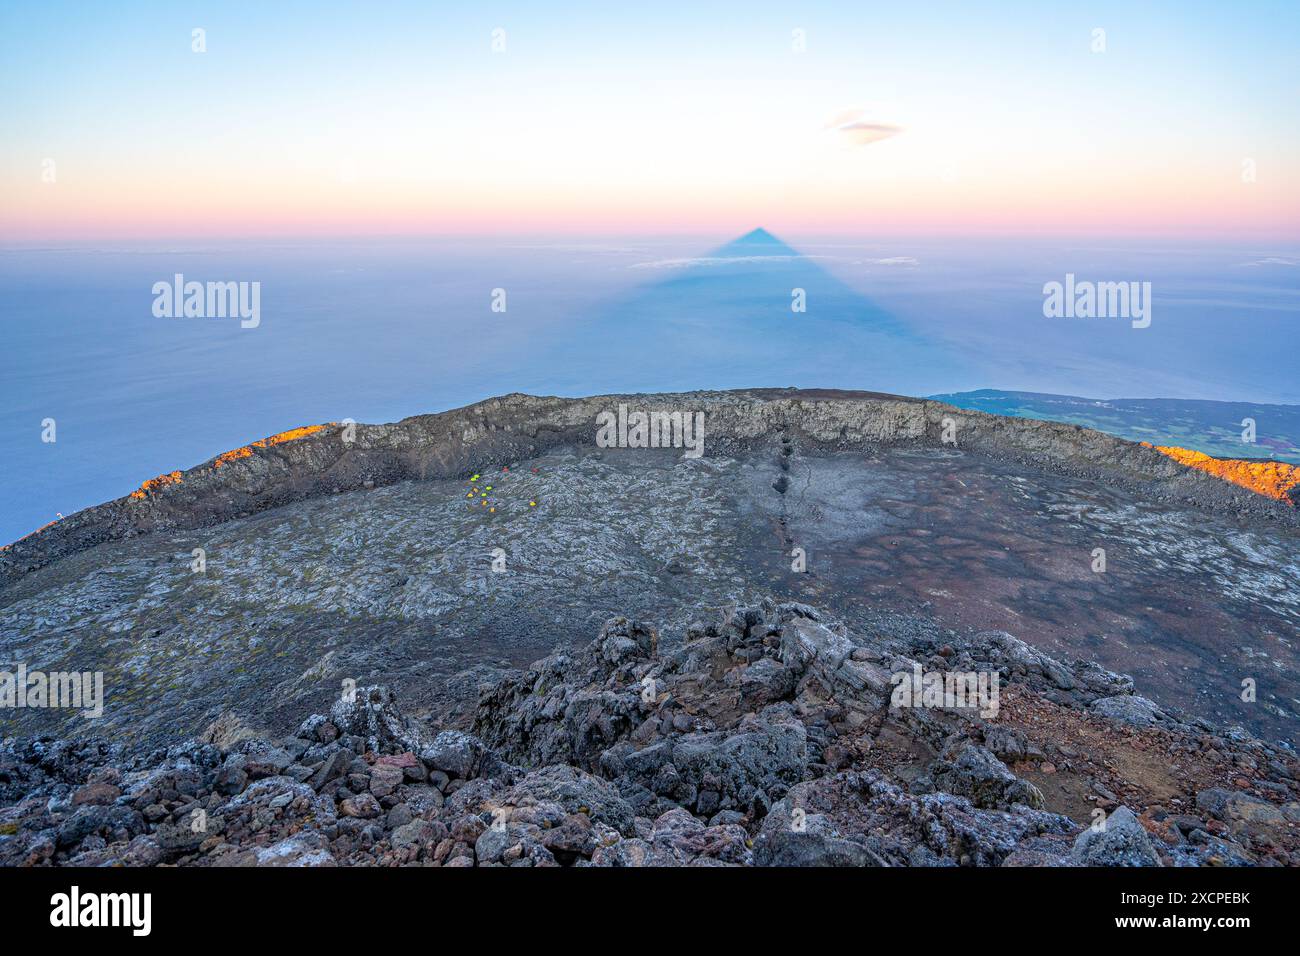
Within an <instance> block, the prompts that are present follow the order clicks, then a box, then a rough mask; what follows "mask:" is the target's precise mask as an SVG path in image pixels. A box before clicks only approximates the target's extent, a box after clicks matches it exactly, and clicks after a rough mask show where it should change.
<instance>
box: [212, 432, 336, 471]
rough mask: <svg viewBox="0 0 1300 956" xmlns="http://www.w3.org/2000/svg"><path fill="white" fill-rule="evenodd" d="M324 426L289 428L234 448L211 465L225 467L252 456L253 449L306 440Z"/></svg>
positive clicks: (213, 460)
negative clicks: (300, 439)
mask: <svg viewBox="0 0 1300 956" xmlns="http://www.w3.org/2000/svg"><path fill="white" fill-rule="evenodd" d="M326 427H327V426H325V425H304V426H303V427H302V428H290V429H289V430H288V431H287V432H280V433H279V434H278V435H272V436H271V437H270V438H263V439H262V440H261V441H255V442H253V443H252V444H251V445H245V446H244V447H243V448H236V449H235V450H234V451H228V452H225V453H224V454H221V455H218V456H217V457H216V458H214V459H212V464H213V466H214V467H216V468H220V467H221V466H222V465H227V464H229V463H230V462H232V461H237V460H239V459H240V458H248V457H250V456H251V455H252V454H253V449H254V448H270V447H272V446H273V445H283V444H284V443H285V442H287V441H297V440H298V439H299V438H306V437H307V436H308V435H314V434H316V433H317V432H319V431H324V430H325V428H326Z"/></svg>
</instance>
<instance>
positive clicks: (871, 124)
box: [824, 109, 903, 146]
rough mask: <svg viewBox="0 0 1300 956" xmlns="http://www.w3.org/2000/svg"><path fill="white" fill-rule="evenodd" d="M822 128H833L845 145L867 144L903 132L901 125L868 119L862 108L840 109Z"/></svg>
mask: <svg viewBox="0 0 1300 956" xmlns="http://www.w3.org/2000/svg"><path fill="white" fill-rule="evenodd" d="M824 128H825V129H828V130H833V131H834V133H835V135H836V136H837V138H838V139H839V140H840V142H841V143H843V144H844V145H846V146H867V145H870V144H871V143H878V142H880V141H881V140H882V139H889V138H890V137H891V136H897V135H898V134H899V133H901V132H903V127H901V126H895V125H894V124H892V123H881V122H877V121H874V120H871V119H868V117H867V111H866V110H862V109H847V110H840V111H839V112H838V113H836V114H835V115H834V116H832V117H831V118H830V119H829V120H827V121H826V124H825V127H824Z"/></svg>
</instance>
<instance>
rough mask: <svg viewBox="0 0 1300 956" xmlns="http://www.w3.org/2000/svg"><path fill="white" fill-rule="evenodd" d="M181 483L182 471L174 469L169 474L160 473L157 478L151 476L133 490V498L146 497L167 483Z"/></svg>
mask: <svg viewBox="0 0 1300 956" xmlns="http://www.w3.org/2000/svg"><path fill="white" fill-rule="evenodd" d="M180 483H181V473H180V472H179V471H173V472H172V473H171V474H169V475H159V476H158V477H157V478H150V479H149V480H148V481H146V482H145V483H144V484H142V485H141V486H140V487H139V488H137V489H136V490H135V491H133V492H131V497H132V498H144V497H146V496H148V495H150V494H152V493H153V492H155V491H157V490H158V489H159V488H162V487H164V486H165V485H179V484H180Z"/></svg>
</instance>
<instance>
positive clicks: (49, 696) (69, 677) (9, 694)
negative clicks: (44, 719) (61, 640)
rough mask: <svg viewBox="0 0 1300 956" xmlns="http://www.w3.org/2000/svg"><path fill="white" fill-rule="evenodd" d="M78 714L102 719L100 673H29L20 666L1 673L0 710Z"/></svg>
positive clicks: (102, 681)
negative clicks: (69, 711)
mask: <svg viewBox="0 0 1300 956" xmlns="http://www.w3.org/2000/svg"><path fill="white" fill-rule="evenodd" d="M27 707H32V708H57V709H61V710H80V711H81V712H82V714H81V716H83V717H102V716H103V715H104V673H103V671H49V672H48V673H47V672H46V671H29V670H28V669H27V665H26V664H21V663H20V664H19V665H18V667H17V669H16V670H14V671H8V670H0V709H8V708H13V709H21V708H27Z"/></svg>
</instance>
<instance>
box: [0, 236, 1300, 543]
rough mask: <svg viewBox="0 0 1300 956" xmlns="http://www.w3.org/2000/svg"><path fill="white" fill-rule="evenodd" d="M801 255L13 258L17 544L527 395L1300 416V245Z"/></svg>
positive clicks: (10, 464)
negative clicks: (1113, 403)
mask: <svg viewBox="0 0 1300 956" xmlns="http://www.w3.org/2000/svg"><path fill="white" fill-rule="evenodd" d="M785 238H787V237H781V238H777V237H774V236H771V235H769V234H767V233H763V232H761V231H759V232H755V233H750V234H747V235H743V236H740V237H739V238H736V239H733V240H731V241H726V240H725V239H719V241H717V242H713V243H708V242H701V241H700V240H699V239H698V238H682V239H665V238H656V239H653V240H646V239H635V238H598V239H589V240H577V239H563V240H548V239H545V238H534V239H510V240H493V241H489V240H485V239H475V240H450V239H437V240H435V239H420V240H416V239H410V240H391V239H390V240H369V241H361V240H355V241H346V242H344V241H329V240H301V241H259V242H192V243H186V242H170V243H160V242H152V243H146V242H134V243H115V244H105V243H75V244H74V243H68V244H44V245H15V244H9V245H5V246H0V323H2V329H0V335H2V336H3V346H2V347H0V450H2V451H3V454H2V455H0V542H7V541H11V540H14V539H16V538H18V537H20V536H22V535H24V534H26V533H28V532H30V531H32V530H33V529H35V528H36V527H38V526H40V525H42V524H45V523H46V522H48V521H51V520H54V519H55V518H56V516H57V515H58V514H63V515H68V514H71V513H72V512H74V511H76V510H78V509H80V508H84V507H87V506H89V505H93V504H96V503H99V502H101V501H105V500H108V499H111V498H115V497H118V496H120V495H124V494H126V493H128V492H130V491H132V490H133V489H135V488H136V487H138V486H139V484H140V482H141V481H142V480H144V479H146V478H150V477H153V476H155V475H157V474H160V473H163V472H167V471H172V470H174V469H178V468H182V469H183V468H187V467H190V466H193V465H196V464H199V463H201V462H203V461H205V460H207V459H209V458H211V457H212V456H214V455H216V454H219V453H221V452H222V451H225V450H227V449H230V448H234V447H238V446H240V445H243V444H246V443H247V442H249V441H251V440H254V439H257V438H261V437H264V436H266V435H269V434H274V433H276V432H280V431H283V430H285V429H288V428H292V427H295V426H298V425H306V424H314V423H318V422H326V421H340V420H342V419H345V418H351V419H353V420H356V421H362V422H379V421H392V420H396V419H399V418H402V417H405V416H407V415H415V414H421V413H425V412H432V411H441V410H444V409H447V408H452V407H456V406H459V405H463V404H466V403H469V402H473V401H477V400H479V399H483V398H487V397H490V396H493V395H498V394H502V393H505V392H513V391H522V392H531V393H535V394H555V395H580V394H591V393H600V392H624V391H646V390H678V389H693V388H741V387H746V386H800V387H838V388H860V389H869V390H874V391H886V392H895V393H900V394H911V395H927V394H933V393H938V392H955V391H963V390H968V389H976V388H1001V389H1018V390H1025V391H1037V392H1052V393H1067V394H1072V395H1086V396H1096V397H1099V398H1156V397H1172V398H1193V399H1196V398H1202V399H1216V400H1220V401H1244V402H1278V403H1292V402H1300V375H1298V374H1297V373H1298V372H1300V348H1297V332H1300V247H1294V246H1278V247H1257V246H1252V247H1246V246H1213V245H1206V244H1185V245H1178V244H1171V243H1164V244H1147V245H1139V244H1136V243H1105V242H1101V241H1095V242H1071V243H1066V242H1052V241H1047V240H1033V241H1025V240H1015V241H1013V240H987V239H982V240H970V241H962V242H959V241H955V240H945V241H923V240H917V239H898V240H877V239H873V240H863V241H860V242H855V241H852V240H849V239H844V238H836V239H821V240H818V239H815V238H807V237H800V238H799V239H797V240H789V242H788V244H787V243H786V242H783V241H782V239H785ZM177 273H180V274H182V275H183V276H184V277H185V279H186V280H187V281H189V280H194V281H200V282H207V281H236V282H239V281H243V282H254V281H255V282H259V283H260V291H261V302H260V306H261V309H260V311H261V314H260V323H259V324H258V326H257V327H256V328H242V327H241V324H240V320H239V319H238V318H230V317H227V318H165V317H158V316H155V314H154V310H153V304H154V293H153V291H152V290H153V286H154V284H155V283H157V282H168V283H170V282H172V281H173V276H174V275H176V274H177ZM1066 273H1073V274H1074V275H1076V277H1077V278H1079V279H1082V280H1093V281H1139V282H1143V281H1146V282H1151V283H1152V293H1153V300H1152V323H1151V326H1150V327H1149V328H1146V329H1134V328H1132V327H1131V325H1130V323H1129V322H1128V321H1127V320H1123V319H1065V318H1060V319H1049V318H1046V317H1044V314H1043V291H1042V289H1043V284H1044V283H1046V282H1050V281H1063V280H1064V277H1065V275H1066ZM494 290H504V301H505V311H503V312H502V311H493V309H492V305H493V302H494ZM797 290H800V291H802V297H800V296H799V295H798V292H797ZM500 300H501V299H500V294H499V293H498V294H496V299H495V301H497V302H500ZM796 303H798V304H799V305H802V306H803V309H802V311H800V310H799V309H798V305H797V304H796ZM46 419H53V420H54V422H55V428H56V431H55V437H56V440H55V441H54V442H46V441H43V440H42V434H43V432H44V431H45V429H44V428H43V424H42V423H43V422H44V421H45V420H46Z"/></svg>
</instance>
